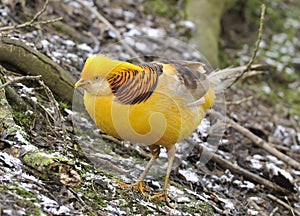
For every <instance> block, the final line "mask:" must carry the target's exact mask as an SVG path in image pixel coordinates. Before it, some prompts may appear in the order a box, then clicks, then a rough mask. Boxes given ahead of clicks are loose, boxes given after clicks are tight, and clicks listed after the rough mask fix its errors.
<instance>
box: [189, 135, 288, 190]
mask: <svg viewBox="0 0 300 216" xmlns="http://www.w3.org/2000/svg"><path fill="white" fill-rule="evenodd" d="M186 141H187V142H189V143H190V144H192V145H194V146H195V149H196V150H197V151H199V152H201V154H205V155H204V156H206V157H208V158H211V159H212V160H213V161H215V162H216V163H218V164H219V165H220V166H221V167H223V168H225V169H229V170H230V171H231V172H233V173H237V174H239V175H243V176H245V177H246V178H248V179H251V180H252V181H254V182H257V183H259V184H262V185H264V186H266V187H268V188H270V189H272V190H275V191H279V192H286V189H284V188H282V187H280V186H279V185H276V184H275V183H273V182H271V181H269V180H267V179H264V178H262V177H260V176H258V175H256V174H254V173H251V172H249V171H248V170H246V169H243V168H241V167H239V166H237V165H234V164H233V163H231V162H229V161H228V160H225V159H224V158H222V157H221V156H219V155H217V154H214V153H212V152H211V151H210V150H208V149H207V148H206V147H204V146H200V145H199V144H197V143H196V142H195V141H194V140H192V139H191V138H187V139H186Z"/></svg>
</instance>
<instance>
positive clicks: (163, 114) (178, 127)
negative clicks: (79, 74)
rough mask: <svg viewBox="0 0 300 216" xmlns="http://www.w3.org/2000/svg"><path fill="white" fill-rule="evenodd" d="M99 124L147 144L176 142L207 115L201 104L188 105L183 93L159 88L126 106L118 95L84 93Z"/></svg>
mask: <svg viewBox="0 0 300 216" xmlns="http://www.w3.org/2000/svg"><path fill="white" fill-rule="evenodd" d="M84 104H85V107H86V110H87V111H88V113H89V115H90V116H91V118H92V119H93V120H94V121H95V123H96V125H97V126H98V127H99V128H100V129H101V130H103V131H104V132H106V133H108V134H111V135H113V136H115V137H117V138H120V139H123V140H128V141H131V142H134V143H141V144H145V145H151V144H159V145H162V146H167V145H171V144H174V143H176V142H178V141H180V140H181V139H183V138H185V137H187V136H188V135H190V134H191V133H192V132H193V130H194V129H195V128H196V127H197V125H198V124H199V123H200V121H201V120H202V117H203V108H202V107H201V106H197V107H188V106H186V101H185V100H184V99H183V98H182V97H181V96H176V95H173V94H171V92H169V90H168V89H167V88H163V87H161V88H159V89H156V91H154V92H153V94H152V95H151V97H149V98H148V99H147V100H146V101H145V102H142V103H139V104H133V105H124V104H122V103H120V102H119V101H118V100H115V99H114V96H113V95H112V94H111V95H106V96H94V95H91V94H88V93H85V95H84Z"/></svg>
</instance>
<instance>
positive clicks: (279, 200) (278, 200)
mask: <svg viewBox="0 0 300 216" xmlns="http://www.w3.org/2000/svg"><path fill="white" fill-rule="evenodd" d="M267 197H269V198H270V199H271V200H273V201H275V202H277V203H278V204H280V205H282V206H283V207H285V208H287V209H289V210H291V212H292V214H293V215H295V214H294V213H296V214H297V215H298V216H300V211H298V210H296V209H293V208H292V207H291V206H290V205H289V204H287V203H285V202H284V201H282V200H281V199H279V198H277V197H276V196H274V195H272V194H268V195H267Z"/></svg>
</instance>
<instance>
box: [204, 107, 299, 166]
mask: <svg viewBox="0 0 300 216" xmlns="http://www.w3.org/2000/svg"><path fill="white" fill-rule="evenodd" d="M207 113H210V114H212V115H216V116H217V117H218V118H219V119H221V120H223V121H225V122H226V123H228V124H229V126H230V127H232V128H234V129H235V130H237V131H239V132H240V133H241V134H243V135H244V136H246V137H247V138H248V139H250V140H251V141H252V142H253V143H254V144H255V145H256V146H259V147H261V148H263V149H264V150H266V151H267V152H269V153H270V154H272V155H274V156H276V157H277V158H279V159H280V160H282V161H284V162H286V163H287V164H289V165H291V166H292V167H294V168H296V169H298V170H300V163H299V162H298V161H296V160H294V159H293V158H290V157H289V156H287V155H285V154H283V153H282V152H280V151H278V150H277V149H275V148H274V147H273V146H272V145H271V144H269V143H268V142H266V141H264V140H263V139H261V138H260V137H258V136H256V135H255V134H253V133H252V132H251V131H249V130H248V129H247V128H244V127H243V126H241V125H239V124H238V123H236V122H234V121H233V120H231V119H230V118H228V117H226V116H223V115H222V114H221V113H219V112H217V111H212V110H208V111H207Z"/></svg>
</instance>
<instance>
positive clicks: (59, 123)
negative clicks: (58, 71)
mask: <svg viewBox="0 0 300 216" xmlns="http://www.w3.org/2000/svg"><path fill="white" fill-rule="evenodd" d="M39 84H40V85H41V86H42V87H43V88H44V90H45V92H46V95H47V97H48V98H49V100H50V103H51V105H52V106H53V107H54V110H55V115H56V116H57V119H55V121H54V125H55V126H59V127H60V128H61V129H62V116H61V113H60V111H59V108H58V103H57V101H56V100H55V98H54V95H53V94H52V92H51V90H50V89H49V87H48V86H46V85H45V83H44V82H43V81H42V80H39Z"/></svg>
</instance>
